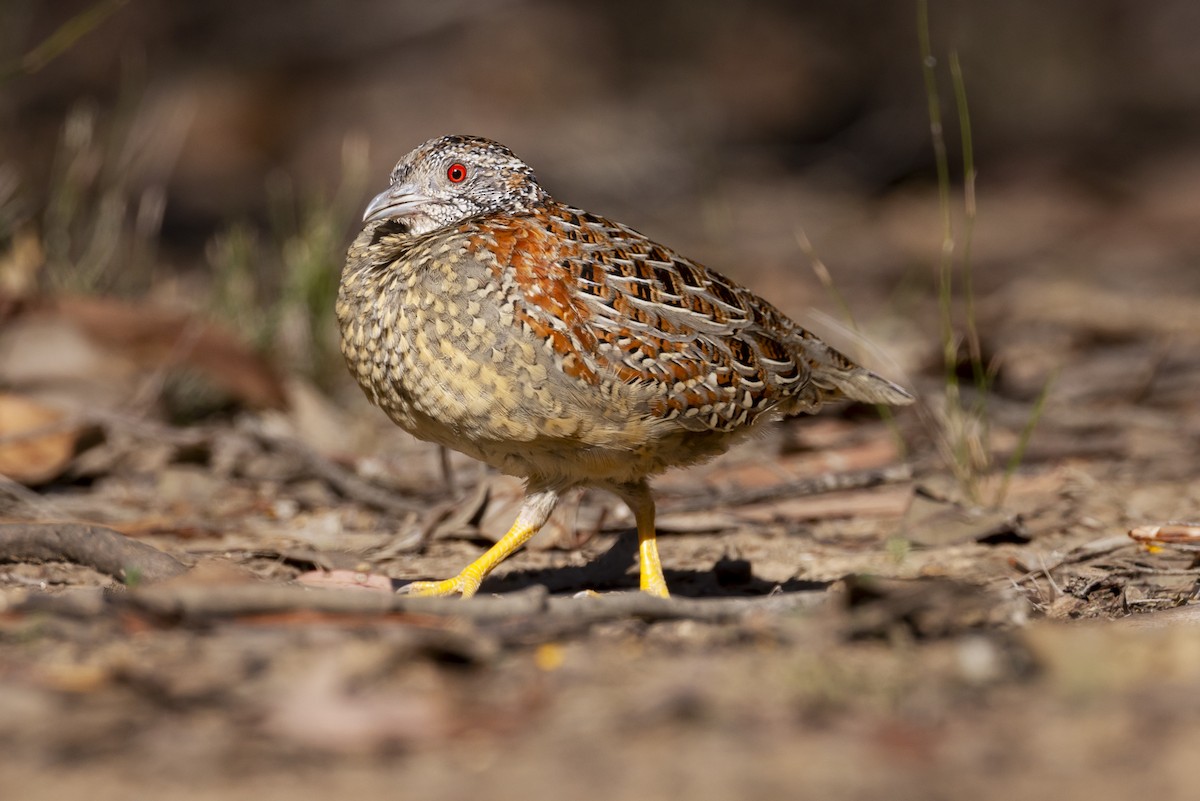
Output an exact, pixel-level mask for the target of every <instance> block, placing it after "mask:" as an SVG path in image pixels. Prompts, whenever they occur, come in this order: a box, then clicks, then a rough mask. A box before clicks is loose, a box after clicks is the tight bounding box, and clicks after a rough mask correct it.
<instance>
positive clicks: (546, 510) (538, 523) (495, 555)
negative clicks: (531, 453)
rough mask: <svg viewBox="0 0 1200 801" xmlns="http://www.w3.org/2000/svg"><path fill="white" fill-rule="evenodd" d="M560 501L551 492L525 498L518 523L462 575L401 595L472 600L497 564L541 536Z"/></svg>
mask: <svg viewBox="0 0 1200 801" xmlns="http://www.w3.org/2000/svg"><path fill="white" fill-rule="evenodd" d="M557 502H558V493H557V492H554V491H552V490H547V491H545V492H535V493H530V494H528V495H526V496H525V502H524V503H523V504H522V505H521V512H520V514H518V515H517V522H515V523H513V525H512V528H510V529H509V530H508V533H507V534H505V535H504V536H503V537H501V538H500V541H499V542H497V543H496V544H495V545H493V546H492V547H491V548H488V550H487V552H486V553H485V554H484V555H483V556H481V557H479V558H478V559H476V560H475V561H474V562H472V563H471V564H469V565H467V566H466V567H465V568H463V571H462V572H461V573H459V574H458V575H457V576H455V577H454V578H449V579H446V580H445V581H414V582H412V583H410V584H406V585H404V586H403V587H401V588H400V592H403V593H407V594H409V595H420V596H444V595H461V596H462V597H463V598H470V597H471V596H472V595H474V594H475V593H476V592H478V591H479V585H480V584H482V583H483V580H484V579H485V578H487V575H488V573H491V572H492V570H493V569H494V568H495V567H496V565H498V564H500V563H501V562H503V561H504V560H505V559H507V558H508V557H509V556H510V555H511V554H512V552H513V551H515V550H517V549H518V548H520V547H521V546H522V545H524V544H525V543H527V542H529V539H530V537H532V536H533V535H534V534H536V533H538V531H539V530H540V529H541V527H542V526H543V525H545V523H546V519H547V518H548V517H550V512H552V511H553V510H554V504H555V503H557Z"/></svg>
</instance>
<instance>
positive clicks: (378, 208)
mask: <svg viewBox="0 0 1200 801" xmlns="http://www.w3.org/2000/svg"><path fill="white" fill-rule="evenodd" d="M432 201H433V199H432V198H429V197H426V196H425V195H418V194H414V193H412V192H408V191H406V190H405V188H404V187H403V186H390V187H388V188H387V189H385V190H383V191H382V192H380V193H379V194H378V195H376V196H375V197H373V198H371V202H370V203H368V204H367V210H366V211H364V212H363V222H365V223H368V222H374V221H375V220H382V219H386V218H388V217H403V216H405V215H406V214H412V213H413V212H414V211H416V210H417V209H419V208H420V207H421V206H424V205H425V204H426V203H431V202H432Z"/></svg>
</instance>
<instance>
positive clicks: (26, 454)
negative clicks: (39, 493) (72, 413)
mask: <svg viewBox="0 0 1200 801" xmlns="http://www.w3.org/2000/svg"><path fill="white" fill-rule="evenodd" d="M63 417H64V415H63V413H62V412H60V411H58V410H56V409H51V408H49V407H47V406H43V405H41V404H40V403H36V402H35V401H32V400H30V399H29V398H25V397H22V396H20V395H12V394H7V393H6V394H0V474H3V475H5V476H8V477H9V478H11V479H13V480H14V481H19V482H21V483H22V484H28V485H31V486H32V485H36V484H43V483H45V482H47V481H50V480H51V479H54V478H57V477H58V476H59V475H61V474H62V472H63V470H65V469H66V467H67V465H68V464H70V463H71V457H72V456H74V455H75V440H76V438H77V437H78V436H79V427H78V426H60V425H58V424H59V423H61V422H62V420H63ZM38 432H44V433H38Z"/></svg>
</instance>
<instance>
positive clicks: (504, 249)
mask: <svg viewBox="0 0 1200 801" xmlns="http://www.w3.org/2000/svg"><path fill="white" fill-rule="evenodd" d="M336 316H337V319H338V324H339V328H340V333H341V350H342V354H343V356H344V357H345V360H346V363H347V365H348V367H349V369H350V372H351V374H352V375H353V376H354V378H355V379H357V381H358V384H359V385H360V387H361V388H362V390H363V391H364V392H365V393H366V396H367V398H368V399H369V400H370V401H371V402H372V403H373V404H375V405H376V406H378V407H379V408H380V409H381V410H382V411H383V412H384V413H386V414H387V416H388V417H390V418H391V420H392V421H394V422H395V423H396V424H398V425H399V426H400V427H401V428H403V429H404V430H406V431H408V432H409V433H410V434H412V435H413V436H415V437H417V438H419V439H422V440H425V441H428V442H433V443H437V444H439V445H442V446H445V447H447V448H451V449H454V450H457V451H460V452H462V453H465V454H467V455H469V456H471V457H474V458H475V459H478V460H480V461H482V462H485V463H487V464H488V465H491V466H492V467H494V468H496V469H497V470H499V471H501V472H503V473H506V474H509V475H513V476H518V477H520V478H522V479H524V481H525V495H524V497H523V499H522V503H521V507H520V510H519V512H518V514H517V519H516V521H515V522H514V523H513V525H512V527H511V528H510V529H509V530H508V532H507V533H506V534H505V535H504V536H503V537H502V538H501V539H499V540H498V541H497V542H496V543H495V544H494V545H493V546H492V547H491V548H490V549H489V550H488V551H487V552H486V553H484V554H483V555H482V556H480V557H479V558H478V559H476V560H475V561H473V562H471V563H470V564H469V565H467V566H466V567H465V568H464V569H463V570H462V571H461V572H459V573H458V574H457V575H455V576H453V577H451V578H448V579H445V580H436V581H414V582H411V583H409V584H406V585H404V586H403V587H401V589H400V591H401V592H407V593H410V594H413V595H422V596H453V595H458V596H461V597H464V598H467V597H471V596H472V595H474V594H475V593H476V592H477V591H478V590H479V586H480V584H481V582H482V581H483V579H484V578H486V577H487V575H488V574H489V573H490V572H491V571H492V570H493V569H494V568H495V567H496V566H497V565H498V564H500V562H501V561H503V560H504V559H505V558H507V557H508V556H509V555H510V554H512V553H513V552H514V551H515V550H517V549H518V548H520V547H521V546H522V545H523V544H524V543H526V542H527V541H528V540H529V539H530V538H531V537H532V536H533V535H534V534H535V533H537V531H538V530H539V529H540V528H541V527H542V526H543V524H545V522H546V520H547V519H548V517H549V516H550V514H551V512H552V511H553V509H554V507H555V505H556V503H557V502H558V500H559V498H560V497H561V496H562V495H563V494H564V493H565V492H566V491H568V490H570V489H572V488H574V487H595V488H600V489H604V490H608V491H610V492H612V493H613V494H615V495H616V496H617V497H619V498H620V499H621V500H623V501H624V502H625V503H626V504H627V505H628V506H629V508H630V510H631V511H632V512H633V517H634V521H635V523H636V527H637V536H638V569H639V574H640V575H639V587H640V589H641V590H642V591H644V592H647V593H649V594H650V595H654V596H660V597H669V595H670V592H669V590H668V588H667V582H666V579H665V577H664V575H663V569H662V562H661V559H660V557H659V552H658V545H657V541H656V538H655V525H654V515H655V503H654V497H653V495H652V492H651V489H650V484H649V479H650V478H651V477H652V476H654V475H656V474H658V473H661V472H662V471H664V470H666V469H667V468H670V467H676V466H683V465H689V464H695V463H697V462H701V461H704V460H706V459H710V458H712V457H714V456H716V455H718V454H720V453H723V452H724V451H726V450H727V449H728V448H729V447H730V446H731V445H732V444H734V443H735V442H737V441H739V440H742V439H745V438H746V437H748V436H752V435H753V434H754V433H755V432H757V431H760V430H761V429H762V428H763V426H764V424H766V423H768V422H770V421H774V420H779V419H781V418H784V417H788V416H791V415H796V414H800V413H805V412H815V411H816V410H817V409H819V408H820V407H821V406H822V405H823V404H825V403H828V402H831V401H836V400H842V399H846V400H851V401H858V402H862V403H867V404H886V405H904V404H907V403H910V402H911V401H912V400H913V397H912V395H911V394H910V393H909V392H907V391H906V390H905V389H903V388H901V387H900V386H898V385H896V384H894V383H892V382H891V381H888V380H887V379H885V378H883V377H881V376H879V375H877V374H875V373H873V372H871V371H869V370H867V369H865V368H863V367H861V366H859V365H857V364H855V363H854V362H852V361H851V360H850V359H849V358H847V357H846V356H844V355H842V354H841V353H839V352H838V351H836V350H834V349H833V348H831V347H830V346H829V345H827V344H826V343H825V342H823V341H822V340H821V339H819V338H818V337H817V336H816V335H814V334H813V333H811V332H809V331H808V330H806V329H804V328H802V327H801V326H800V325H798V324H797V323H795V322H793V321H792V320H790V319H789V318H788V317H787V316H785V315H784V314H783V313H782V312H780V311H779V310H778V309H776V308H775V307H774V306H772V305H771V304H770V303H768V302H767V301H765V300H763V299H762V298H760V297H758V296H757V295H755V294H753V293H752V292H751V291H750V290H748V289H746V288H744V287H742V286H740V285H739V284H737V283H735V282H734V281H732V280H731V279H729V278H726V277H725V276H723V275H721V274H720V273H718V272H716V271H715V270H711V269H709V268H707V267H705V266H703V265H701V264H700V263H698V262H696V261H693V260H691V259H689V258H687V257H685V256H683V255H681V254H679V253H678V252H676V251H674V250H672V249H671V248H669V247H667V246H665V245H661V244H659V243H657V242H655V241H654V240H652V239H650V238H649V237H647V236H645V235H644V234H642V233H639V232H638V231H636V230H634V229H633V228H630V227H628V226H626V225H623V224H621V223H618V222H615V221H613V220H610V219H608V218H606V217H603V216H600V215H597V214H593V213H591V212H588V211H585V210H583V209H580V208H575V207H573V206H570V205H567V204H564V203H561V202H559V201H558V200H556V199H555V198H554V197H552V196H551V195H550V194H549V193H548V192H547V191H546V190H545V189H544V188H543V187H542V185H541V183H540V182H539V181H538V179H537V177H536V176H535V175H534V172H533V170H532V169H531V168H530V167H529V166H528V165H527V164H526V163H525V162H523V161H522V160H521V159H519V158H518V157H517V156H516V155H514V154H513V152H512V151H511V150H510V149H509V148H507V147H505V146H504V145H502V144H500V143H499V142H496V141H493V140H490V139H486V138H483V137H477V136H466V135H450V136H441V137H437V138H434V139H430V140H429V141H427V142H425V143H423V144H421V145H419V146H418V147H416V148H415V149H414V150H412V151H411V152H410V153H408V154H407V155H405V156H404V157H403V158H401V159H400V161H399V162H398V163H397V164H396V166H395V168H394V169H393V170H392V172H391V176H390V181H389V185H388V188H387V189H385V190H383V191H382V192H380V193H379V194H378V195H376V196H375V197H374V198H373V199H372V200H371V201H370V203H369V204H368V205H367V207H366V210H365V212H364V214H363V228H362V230H361V232H360V233H359V234H358V235H357V237H356V238H355V239H354V241H353V243H352V244H351V245H350V247H349V250H348V252H347V257H346V263H345V266H344V268H343V271H342V275H341V280H340V284H339V289H338V298H337V302H336Z"/></svg>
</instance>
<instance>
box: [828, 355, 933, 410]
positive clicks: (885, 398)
mask: <svg viewBox="0 0 1200 801" xmlns="http://www.w3.org/2000/svg"><path fill="white" fill-rule="evenodd" d="M813 383H815V384H816V385H817V386H818V387H820V388H821V389H823V390H832V397H833V398H839V397H840V398H845V399H847V400H852V401H858V402H860V403H874V404H882V405H884V406H907V405H908V404H910V403H912V402H913V396H912V394H911V393H910V392H909V391H908V390H906V389H904V388H903V387H901V386H899V385H898V384H893V383H892V382H891V381H888V380H887V379H886V378H884V377H883V376H881V375H877V374H875V373H872V372H871V371H870V370H868V369H866V368H865V367H858V366H856V365H851V366H850V367H849V368H845V369H843V368H833V369H830V370H823V371H820V372H818V373H814V375H813Z"/></svg>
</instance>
